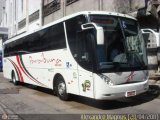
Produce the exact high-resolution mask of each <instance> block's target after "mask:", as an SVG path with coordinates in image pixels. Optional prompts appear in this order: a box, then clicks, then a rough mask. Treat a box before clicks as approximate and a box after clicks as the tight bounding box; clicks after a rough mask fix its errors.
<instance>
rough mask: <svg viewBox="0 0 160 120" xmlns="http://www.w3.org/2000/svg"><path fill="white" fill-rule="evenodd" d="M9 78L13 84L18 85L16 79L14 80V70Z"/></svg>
mask: <svg viewBox="0 0 160 120" xmlns="http://www.w3.org/2000/svg"><path fill="white" fill-rule="evenodd" d="M11 79H12V82H13V84H14V85H18V81H17V80H16V76H15V73H14V71H12V75H11Z"/></svg>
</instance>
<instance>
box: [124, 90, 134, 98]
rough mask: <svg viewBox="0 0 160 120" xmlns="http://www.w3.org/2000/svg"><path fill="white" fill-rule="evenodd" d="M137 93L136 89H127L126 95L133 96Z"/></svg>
mask: <svg viewBox="0 0 160 120" xmlns="http://www.w3.org/2000/svg"><path fill="white" fill-rule="evenodd" d="M135 95H136V91H135V90H133V91H127V92H126V95H125V96H126V97H131V96H135Z"/></svg>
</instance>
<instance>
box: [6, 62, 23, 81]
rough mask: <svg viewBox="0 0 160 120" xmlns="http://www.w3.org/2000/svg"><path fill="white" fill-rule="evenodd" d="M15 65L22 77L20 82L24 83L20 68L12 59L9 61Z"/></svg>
mask: <svg viewBox="0 0 160 120" xmlns="http://www.w3.org/2000/svg"><path fill="white" fill-rule="evenodd" d="M8 60H9V61H10V62H11V63H12V64H13V65H15V67H16V68H17V71H18V74H19V75H20V82H24V79H23V76H22V73H21V71H20V69H19V68H18V66H17V65H16V64H15V63H14V62H13V61H12V60H10V59H8Z"/></svg>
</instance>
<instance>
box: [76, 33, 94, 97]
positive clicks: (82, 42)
mask: <svg viewBox="0 0 160 120" xmlns="http://www.w3.org/2000/svg"><path fill="white" fill-rule="evenodd" d="M91 31H92V30H85V31H81V32H78V33H77V38H76V40H77V42H76V43H77V53H78V54H77V58H78V59H77V62H78V74H79V91H80V95H82V96H86V97H92V98H93V97H94V96H93V95H94V87H93V86H94V78H93V72H92V71H93V61H94V59H93V55H94V51H93V46H94V45H93V43H94V42H93V39H94V38H93V37H94V36H93V34H92V33H91Z"/></svg>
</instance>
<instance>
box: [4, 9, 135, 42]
mask: <svg viewBox="0 0 160 120" xmlns="http://www.w3.org/2000/svg"><path fill="white" fill-rule="evenodd" d="M91 14H94V15H95V14H97V15H111V16H119V17H125V18H130V19H134V20H136V18H134V17H132V16H129V15H126V14H122V13H116V12H107V11H81V12H77V13H74V14H71V15H68V16H65V17H63V18H60V19H58V20H55V21H53V22H51V23H49V24H47V25H44V26H42V27H41V28H39V29H36V30H34V31H29V32H25V33H23V34H20V35H17V36H15V37H12V38H10V39H8V40H7V41H5V42H4V44H7V43H10V42H12V41H15V40H17V39H19V38H22V37H25V36H27V35H29V34H32V33H34V32H37V31H39V30H42V29H45V28H47V27H50V26H52V25H54V24H57V23H59V22H63V21H65V20H68V19H70V18H73V17H76V16H78V15H91Z"/></svg>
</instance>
